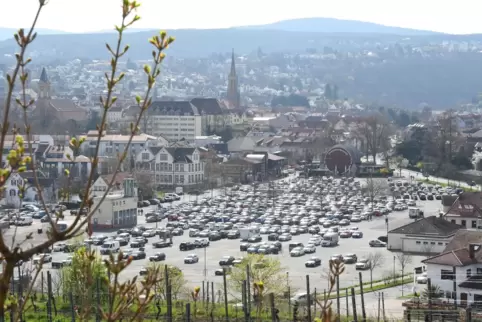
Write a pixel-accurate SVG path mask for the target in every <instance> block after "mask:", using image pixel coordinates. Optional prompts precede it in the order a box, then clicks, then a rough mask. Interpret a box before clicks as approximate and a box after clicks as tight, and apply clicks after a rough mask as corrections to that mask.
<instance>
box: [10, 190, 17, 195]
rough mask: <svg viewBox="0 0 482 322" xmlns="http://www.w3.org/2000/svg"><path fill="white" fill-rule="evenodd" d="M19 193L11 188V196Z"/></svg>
mask: <svg viewBox="0 0 482 322" xmlns="http://www.w3.org/2000/svg"><path fill="white" fill-rule="evenodd" d="M16 195H17V192H16V191H15V189H10V196H12V197H15V196H16Z"/></svg>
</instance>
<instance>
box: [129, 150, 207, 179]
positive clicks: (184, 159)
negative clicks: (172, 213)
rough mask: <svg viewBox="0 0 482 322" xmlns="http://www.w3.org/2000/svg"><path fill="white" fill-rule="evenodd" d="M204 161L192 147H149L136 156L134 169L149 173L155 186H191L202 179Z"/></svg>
mask: <svg viewBox="0 0 482 322" xmlns="http://www.w3.org/2000/svg"><path fill="white" fill-rule="evenodd" d="M204 165H205V164H204V162H203V161H201V159H200V153H199V150H198V149H197V148H193V147H155V148H154V147H151V148H146V149H144V150H142V151H141V152H140V153H139V154H137V157H136V169H137V170H136V171H144V172H146V173H149V174H150V175H151V176H152V178H153V179H154V182H155V185H157V186H192V185H196V184H200V183H202V182H203V181H204Z"/></svg>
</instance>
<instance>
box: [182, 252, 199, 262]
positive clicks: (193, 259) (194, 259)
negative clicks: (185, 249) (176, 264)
mask: <svg viewBox="0 0 482 322" xmlns="http://www.w3.org/2000/svg"><path fill="white" fill-rule="evenodd" d="M198 262H199V257H198V256H197V255H196V254H190V255H187V256H186V257H185V258H184V264H195V263H198Z"/></svg>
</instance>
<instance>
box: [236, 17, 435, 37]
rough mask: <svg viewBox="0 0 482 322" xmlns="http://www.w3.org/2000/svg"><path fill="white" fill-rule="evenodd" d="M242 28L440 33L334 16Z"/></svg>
mask: <svg viewBox="0 0 482 322" xmlns="http://www.w3.org/2000/svg"><path fill="white" fill-rule="evenodd" d="M239 28H240V29H264V30H266V29H269V30H284V31H296V32H326V33H370V34H371V33H375V34H393V35H404V36H422V35H435V34H438V33H436V32H433V31H428V30H416V29H408V28H400V27H392V26H384V25H380V24H376V23H372V22H363V21H356V20H341V19H334V18H303V19H292V20H283V21H278V22H275V23H271V24H267V25H257V26H244V27H239Z"/></svg>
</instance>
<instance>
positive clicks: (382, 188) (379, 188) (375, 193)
mask: <svg viewBox="0 0 482 322" xmlns="http://www.w3.org/2000/svg"><path fill="white" fill-rule="evenodd" d="M364 183H365V184H364V187H363V191H364V193H365V195H366V196H367V197H368V199H369V200H370V203H371V210H372V211H373V206H374V203H375V199H376V198H377V197H379V196H381V195H383V194H385V193H387V191H388V185H387V183H386V180H385V179H381V178H373V177H372V176H370V177H368V178H366V179H365V182H364Z"/></svg>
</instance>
